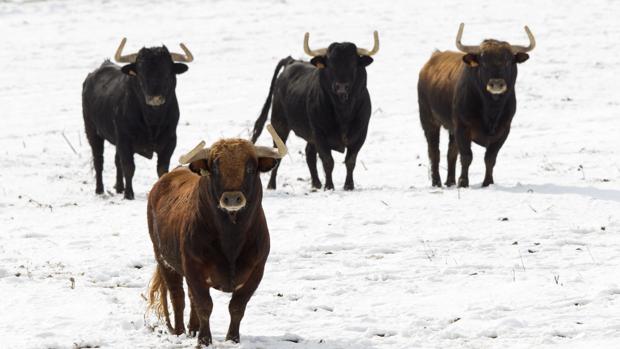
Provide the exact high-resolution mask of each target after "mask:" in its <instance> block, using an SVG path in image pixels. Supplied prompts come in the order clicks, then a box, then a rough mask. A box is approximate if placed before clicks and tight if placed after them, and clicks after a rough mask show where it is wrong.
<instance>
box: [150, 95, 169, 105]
mask: <svg viewBox="0 0 620 349" xmlns="http://www.w3.org/2000/svg"><path fill="white" fill-rule="evenodd" d="M164 103H166V97H164V96H161V95H159V96H146V104H147V105H150V106H151V107H159V106H162V105H164Z"/></svg>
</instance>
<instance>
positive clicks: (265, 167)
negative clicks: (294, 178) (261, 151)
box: [258, 157, 278, 172]
mask: <svg viewBox="0 0 620 349" xmlns="http://www.w3.org/2000/svg"><path fill="white" fill-rule="evenodd" d="M277 164H278V159H274V158H271V157H260V158H258V170H259V171H261V172H267V171H271V170H272V169H273V168H274V167H276V165H277Z"/></svg>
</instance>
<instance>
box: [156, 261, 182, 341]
mask: <svg viewBox="0 0 620 349" xmlns="http://www.w3.org/2000/svg"><path fill="white" fill-rule="evenodd" d="M161 272H162V276H163V278H164V281H165V282H166V286H167V287H168V291H169V292H170V300H171V301H172V310H173V311H174V328H173V331H172V334H175V335H177V336H178V335H180V334H182V333H185V324H184V323H183V310H184V309H185V292H184V291H183V276H182V275H180V274H177V273H176V272H175V271H174V270H171V269H168V268H167V267H161Z"/></svg>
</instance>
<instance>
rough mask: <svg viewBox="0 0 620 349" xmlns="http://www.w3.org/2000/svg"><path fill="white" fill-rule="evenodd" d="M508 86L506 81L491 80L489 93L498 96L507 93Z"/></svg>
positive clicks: (488, 88) (488, 86)
mask: <svg viewBox="0 0 620 349" xmlns="http://www.w3.org/2000/svg"><path fill="white" fill-rule="evenodd" d="M507 89H508V86H506V81H505V80H504V79H490V80H489V82H488V83H487V91H489V92H490V93H491V94H494V95H498V94H502V93H504V92H506V90H507Z"/></svg>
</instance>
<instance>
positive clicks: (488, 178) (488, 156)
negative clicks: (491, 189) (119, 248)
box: [482, 132, 508, 187]
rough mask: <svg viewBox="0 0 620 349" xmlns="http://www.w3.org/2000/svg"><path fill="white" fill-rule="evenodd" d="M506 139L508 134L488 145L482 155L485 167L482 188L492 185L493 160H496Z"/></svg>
mask: <svg viewBox="0 0 620 349" xmlns="http://www.w3.org/2000/svg"><path fill="white" fill-rule="evenodd" d="M507 138H508V132H506V134H505V135H504V136H503V137H502V138H501V139H499V140H498V141H497V142H495V143H491V144H489V146H488V147H487V150H486V152H485V153H484V164H485V167H486V173H485V175H484V181H483V182H482V186H483V187H488V186H489V185H490V184H493V183H494V182H493V167H495V160H496V159H497V154H498V153H499V150H500V149H501V148H502V146H503V145H504V142H505V141H506V139H507Z"/></svg>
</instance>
